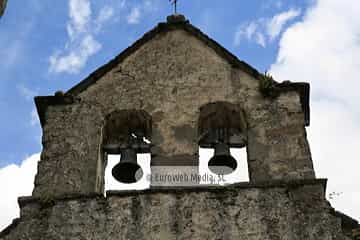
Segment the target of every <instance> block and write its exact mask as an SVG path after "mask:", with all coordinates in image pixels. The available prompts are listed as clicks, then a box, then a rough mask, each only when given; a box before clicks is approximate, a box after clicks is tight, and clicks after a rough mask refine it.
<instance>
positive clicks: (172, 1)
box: [169, 0, 178, 14]
mask: <svg viewBox="0 0 360 240" xmlns="http://www.w3.org/2000/svg"><path fill="white" fill-rule="evenodd" d="M169 1H170V2H171V4H172V5H174V13H175V14H177V2H178V0H169Z"/></svg>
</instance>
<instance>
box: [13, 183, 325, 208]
mask: <svg viewBox="0 0 360 240" xmlns="http://www.w3.org/2000/svg"><path fill="white" fill-rule="evenodd" d="M326 184H327V179H322V178H320V179H301V180H272V181H263V182H241V183H236V184H231V185H227V186H213V185H210V186H209V185H199V186H194V187H193V186H191V187H153V188H151V189H145V190H125V191H120V190H110V191H107V192H106V197H105V196H104V195H103V194H100V193H88V194H78V193H69V194H66V195H64V196H61V197H54V198H53V199H51V201H52V202H53V203H56V202H61V201H71V200H83V199H93V198H99V199H103V200H105V199H107V198H109V197H113V196H121V197H127V196H136V195H148V194H149V195H150V194H157V193H186V192H227V191H234V190H237V189H251V188H260V189H266V188H298V187H302V186H311V185H322V187H323V189H324V191H325V190H326ZM18 203H19V206H20V208H23V207H25V206H26V205H27V204H32V203H39V204H41V203H42V200H41V198H38V197H31V196H30V197H19V198H18Z"/></svg>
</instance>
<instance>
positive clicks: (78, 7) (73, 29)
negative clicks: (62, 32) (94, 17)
mask: <svg viewBox="0 0 360 240" xmlns="http://www.w3.org/2000/svg"><path fill="white" fill-rule="evenodd" d="M69 17H70V22H69V23H68V25H67V29H68V34H69V36H70V37H71V38H74V37H76V36H74V34H79V33H83V32H86V31H88V29H87V28H88V25H89V22H90V20H91V7H90V1H89V0H69Z"/></svg>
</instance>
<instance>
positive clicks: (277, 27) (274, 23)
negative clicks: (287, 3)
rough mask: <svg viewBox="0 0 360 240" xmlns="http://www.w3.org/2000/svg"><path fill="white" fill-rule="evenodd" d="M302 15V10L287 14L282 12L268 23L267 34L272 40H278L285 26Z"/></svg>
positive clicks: (291, 10)
mask: <svg viewBox="0 0 360 240" xmlns="http://www.w3.org/2000/svg"><path fill="white" fill-rule="evenodd" d="M299 15H300V10H298V9H297V10H295V9H290V10H289V11H287V12H282V13H279V14H277V15H275V16H274V17H273V18H272V19H271V20H270V21H269V22H268V23H267V34H268V35H269V37H270V40H273V39H274V38H276V37H277V36H278V35H279V34H280V33H281V31H282V29H283V27H284V25H285V24H286V23H287V22H288V21H290V20H292V19H294V18H295V17H298V16H299Z"/></svg>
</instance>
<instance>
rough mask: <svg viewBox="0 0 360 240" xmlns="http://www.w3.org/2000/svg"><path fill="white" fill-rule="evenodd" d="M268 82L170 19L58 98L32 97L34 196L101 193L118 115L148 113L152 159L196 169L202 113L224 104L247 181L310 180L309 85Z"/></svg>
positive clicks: (156, 162)
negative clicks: (35, 116)
mask: <svg viewBox="0 0 360 240" xmlns="http://www.w3.org/2000/svg"><path fill="white" fill-rule="evenodd" d="M266 79H267V77H266V76H264V75H262V74H260V73H259V72H258V71H256V70H255V69H253V68H252V67H250V66H249V65H247V64H246V63H244V62H242V61H240V60H238V59H237V58H236V57H235V56H234V55H233V54H231V53H230V52H228V51H227V50H225V49H224V48H223V47H221V46H220V45H219V44H218V43H216V42H215V41H214V40H211V39H210V38H209V37H207V36H206V35H205V34H203V33H202V32H201V31H200V30H199V29H197V28H195V27H194V26H192V25H191V24H190V23H189V22H188V21H186V20H185V19H183V18H182V17H180V16H177V17H174V16H172V17H170V18H169V19H168V22H167V23H160V24H159V25H158V26H157V27H156V28H154V29H153V30H151V31H150V32H148V33H146V34H145V35H144V36H143V37H142V38H141V39H140V40H138V41H137V42H135V43H134V44H133V45H132V46H131V47H129V48H127V49H126V50H125V51H124V52H122V53H121V54H120V55H118V56H117V57H116V58H114V59H113V60H112V61H110V62H109V63H108V64H106V65H104V66H103V67H101V68H99V69H98V70H97V71H95V72H94V73H92V74H91V75H90V76H89V77H88V78H87V79H85V80H83V81H82V82H80V83H79V84H78V85H76V86H75V87H73V88H72V89H70V90H69V91H68V92H66V93H65V94H64V95H58V96H48V97H37V98H36V99H35V100H36V105H37V108H38V112H39V115H40V119H41V123H42V127H43V146H44V149H43V153H42V155H41V161H40V163H39V171H38V174H37V177H36V181H35V189H34V196H41V194H43V192H48V190H49V189H51V191H50V192H51V194H54V195H62V194H66V193H79V192H80V193H91V192H93V193H102V191H103V185H104V179H103V178H104V169H105V164H106V163H105V161H104V159H103V157H102V149H101V148H102V144H103V135H104V134H105V133H104V126H105V125H106V119H107V116H109V115H111V114H112V113H113V112H115V111H122V110H130V109H137V110H142V111H144V112H145V113H146V114H148V115H149V118H150V119H151V122H152V126H151V132H149V133H148V138H149V139H150V140H151V143H152V148H151V154H152V155H153V157H152V159H151V164H152V165H186V166H188V165H194V166H196V165H198V149H199V141H198V139H199V137H200V135H201V134H200V132H199V129H201V128H203V126H201V124H205V123H204V122H206V121H203V120H201V121H200V122H199V120H200V119H199V118H200V116H201V115H204V114H203V113H202V112H201V111H202V110H203V111H209V110H208V109H207V108H206V106H208V105H209V104H210V105H211V104H213V108H214V109H213V111H214V112H216V111H217V110H221V109H224V108H223V107H221V104H222V103H225V104H231V105H232V110H233V111H234V112H232V113H231V114H230V116H231V118H234V119H235V121H236V120H237V119H240V118H241V121H242V122H241V126H239V127H238V129H237V130H238V132H237V133H236V134H237V135H238V138H241V140H239V139H238V140H236V137H234V138H233V139H232V141H233V142H232V143H231V145H232V146H235V147H236V144H238V145H239V144H240V145H242V146H243V147H247V152H248V165H249V172H250V181H264V180H265V181H267V180H272V179H311V178H314V177H315V175H314V171H313V166H312V161H311V155H310V150H309V146H308V142H307V139H306V132H305V126H306V125H308V124H309V106H308V104H309V101H308V99H309V85H308V84H306V83H290V82H285V83H282V84H279V83H276V82H272V80H271V79H270V80H268V81H269V82H270V84H271V87H268V89H265V87H264V86H262V85H264V84H261V83H262V82H264V81H267V80H266ZM264 89H265V91H266V90H267V91H268V92H269V93H272V94H275V95H276V96H266V95H264V94H263V93H262V92H261V90H264ZM219 104H220V106H219ZM216 106H218V107H216ZM216 108H218V109H216ZM229 111H230V110H229ZM220 115H224V114H220ZM219 121H221V119H220V120H219V119H217V120H216V122H219ZM115 135H116V134H115ZM240 135H241V137H240ZM205 141H206V139H205ZM236 141H242V142H240V143H236ZM240 145H239V146H240ZM54 166H56V167H54Z"/></svg>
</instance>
